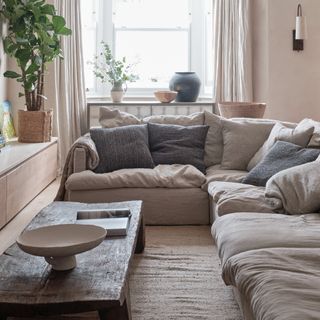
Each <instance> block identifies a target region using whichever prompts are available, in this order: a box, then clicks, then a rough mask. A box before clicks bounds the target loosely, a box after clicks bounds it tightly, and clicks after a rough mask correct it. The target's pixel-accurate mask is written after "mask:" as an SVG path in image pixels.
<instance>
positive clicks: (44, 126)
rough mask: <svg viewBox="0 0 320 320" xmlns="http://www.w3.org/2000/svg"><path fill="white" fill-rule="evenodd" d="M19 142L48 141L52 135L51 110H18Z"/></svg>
mask: <svg viewBox="0 0 320 320" xmlns="http://www.w3.org/2000/svg"><path fill="white" fill-rule="evenodd" d="M18 130H19V137H18V141H19V142H30V143H37V142H48V141H50V140H51V135H52V110H48V111H24V110H19V111H18Z"/></svg>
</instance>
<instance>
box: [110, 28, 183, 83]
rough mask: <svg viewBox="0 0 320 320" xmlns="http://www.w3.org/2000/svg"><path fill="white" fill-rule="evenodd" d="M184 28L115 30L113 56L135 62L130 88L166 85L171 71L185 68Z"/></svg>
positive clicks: (171, 73)
mask: <svg viewBox="0 0 320 320" xmlns="http://www.w3.org/2000/svg"><path fill="white" fill-rule="evenodd" d="M188 39H189V33H188V31H183V30H181V31H125V30H118V31H116V56H117V58H122V57H123V56H125V57H127V59H128V61H130V62H133V61H135V62H138V64H137V65H136V68H135V69H136V72H137V73H138V74H139V77H140V80H139V81H138V82H136V83H133V84H131V85H130V87H167V86H168V83H169V80H170V78H171V77H172V75H173V73H174V72H175V71H188V69H189V40H188Z"/></svg>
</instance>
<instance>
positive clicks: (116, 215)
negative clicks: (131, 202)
mask: <svg viewBox="0 0 320 320" xmlns="http://www.w3.org/2000/svg"><path fill="white" fill-rule="evenodd" d="M130 218H131V212H130V210H129V209H127V208H124V209H114V210H110V209H106V210H96V209H93V210H79V211H78V212H77V221H76V223H77V224H93V225H96V226H99V227H103V228H105V229H106V230H107V237H113V236H126V235H127V233H128V229H129V225H130Z"/></svg>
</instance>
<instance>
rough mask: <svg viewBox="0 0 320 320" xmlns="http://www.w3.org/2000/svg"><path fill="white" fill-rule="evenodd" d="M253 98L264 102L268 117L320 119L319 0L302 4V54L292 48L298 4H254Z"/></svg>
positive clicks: (286, 0)
mask: <svg viewBox="0 0 320 320" xmlns="http://www.w3.org/2000/svg"><path fill="white" fill-rule="evenodd" d="M254 1H256V3H255V5H254V13H255V14H254V16H255V21H256V24H254V25H253V26H254V36H253V38H254V45H255V46H254V57H255V58H254V67H255V72H254V83H255V100H261V101H266V102H267V104H268V110H267V112H266V117H269V118H274V119H280V120H289V121H299V120H300V119H302V118H305V117H311V118H314V119H317V120H320V1H319V0H300V1H299V2H300V3H301V4H302V8H303V13H304V15H306V16H307V24H308V39H307V40H305V43H304V44H305V50H304V51H301V52H296V51H293V50H292V34H291V33H292V30H293V29H294V26H295V15H296V9H297V5H298V3H299V2H298V1H293V0H281V1H279V0H254Z"/></svg>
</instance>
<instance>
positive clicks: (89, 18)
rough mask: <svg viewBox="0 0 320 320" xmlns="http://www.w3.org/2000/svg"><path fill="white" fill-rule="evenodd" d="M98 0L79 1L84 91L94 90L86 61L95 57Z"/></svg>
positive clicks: (93, 82) (91, 72)
mask: <svg viewBox="0 0 320 320" xmlns="http://www.w3.org/2000/svg"><path fill="white" fill-rule="evenodd" d="M98 6H99V2H98V0H91V1H88V0H81V22H82V43H83V58H84V64H85V68H84V76H85V85H86V89H87V90H89V91H92V90H94V88H95V77H94V75H93V70H92V66H91V65H90V64H88V61H92V60H93V58H94V56H95V55H96V48H97V21H96V20H97V12H99V8H98Z"/></svg>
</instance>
